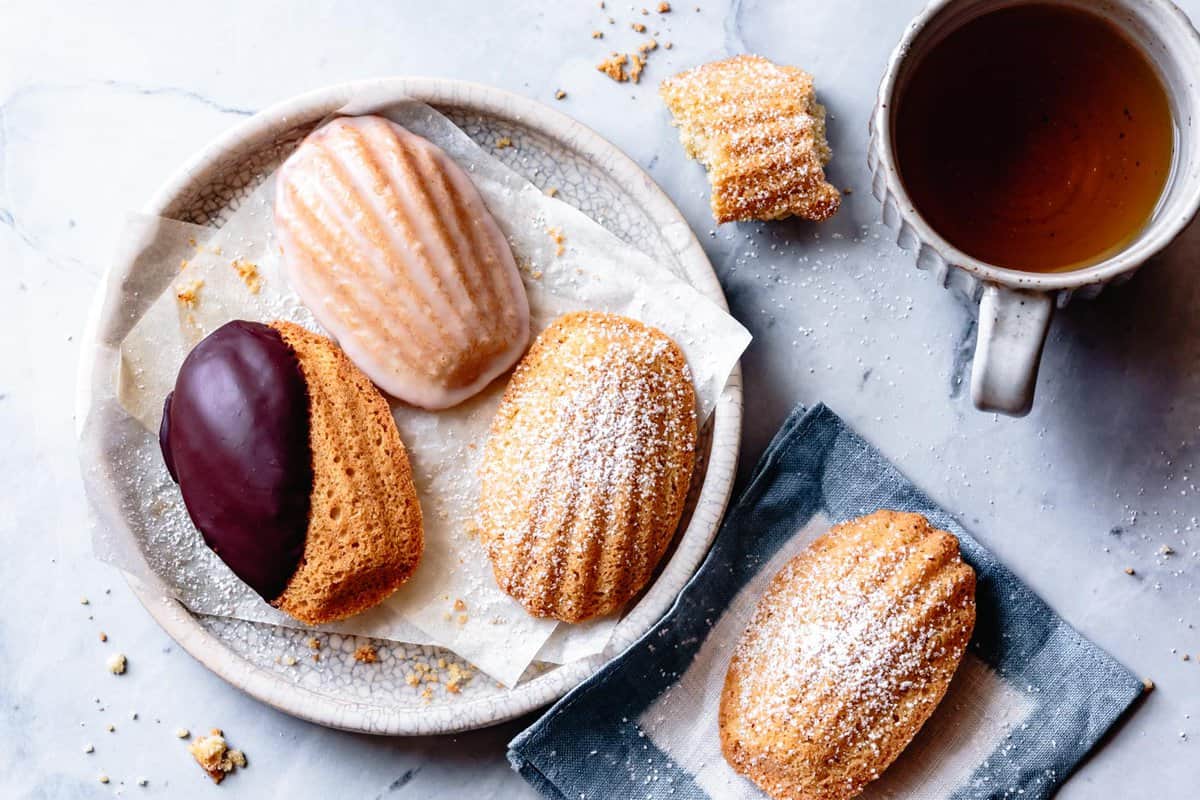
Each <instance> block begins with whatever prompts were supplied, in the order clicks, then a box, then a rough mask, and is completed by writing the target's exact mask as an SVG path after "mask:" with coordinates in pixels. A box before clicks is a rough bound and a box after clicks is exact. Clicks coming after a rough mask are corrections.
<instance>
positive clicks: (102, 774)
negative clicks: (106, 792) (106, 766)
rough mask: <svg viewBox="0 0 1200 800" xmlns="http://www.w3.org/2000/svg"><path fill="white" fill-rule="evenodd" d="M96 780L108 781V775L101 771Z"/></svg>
mask: <svg viewBox="0 0 1200 800" xmlns="http://www.w3.org/2000/svg"><path fill="white" fill-rule="evenodd" d="M96 780H98V781H100V782H101V783H108V776H107V775H105V774H104V773H103V772H101V773H100V774H99V775H98V776H96Z"/></svg>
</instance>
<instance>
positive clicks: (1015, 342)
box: [971, 283, 1054, 417]
mask: <svg viewBox="0 0 1200 800" xmlns="http://www.w3.org/2000/svg"><path fill="white" fill-rule="evenodd" d="M1053 315H1054V297H1053V295H1050V294H1047V293H1045V292H1025V291H1020V290H1018V289H1009V288H1007V287H1005V286H999V285H997V284H994V283H988V284H984V288H983V296H982V297H981V298H980V300H979V337H978V339H977V340H976V342H975V365H974V367H973V368H972V370H971V399H972V400H973V401H974V403H975V407H976V408H978V409H980V410H981V411H998V412H1000V413H1002V414H1009V415H1011V416H1014V417H1023V416H1025V415H1026V414H1028V413H1029V409H1030V408H1031V407H1032V406H1033V390H1034V387H1035V386H1036V385H1037V374H1038V365H1039V364H1040V363H1041V360H1042V347H1043V346H1045V344H1046V332H1047V331H1048V330H1049V329H1050V318H1051V317H1052V316H1053Z"/></svg>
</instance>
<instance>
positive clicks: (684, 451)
mask: <svg viewBox="0 0 1200 800" xmlns="http://www.w3.org/2000/svg"><path fill="white" fill-rule="evenodd" d="M695 451H696V398H695V393H694V390H693V388H692V382H691V376H690V374H689V372H688V369H687V362H686V360H685V359H684V356H683V353H682V352H681V351H680V350H679V348H678V346H677V345H676V344H675V343H674V342H673V341H671V339H670V338H669V337H668V336H667V335H666V334H664V333H662V332H661V331H659V330H657V329H655V328H651V327H648V326H646V325H643V324H642V323H640V322H637V321H636V320H632V319H628V318H626V317H621V316H617V315H615V314H601V313H594V312H582V313H574V314H567V315H565V316H563V317H560V318H559V319H557V320H556V321H555V322H554V323H553V324H552V325H550V327H548V328H547V329H546V330H545V331H543V332H542V334H541V336H539V337H538V339H537V341H536V342H535V343H534V345H533V347H532V348H530V351H529V353H528V354H527V355H526V356H525V358H524V359H522V361H521V363H520V364H519V365H518V366H517V369H516V372H515V373H514V374H513V377H512V381H511V382H510V383H509V386H508V390H507V391H506V392H505V395H504V399H503V401H502V402H501V405H500V408H499V410H498V411H497V412H496V417H495V420H494V422H493V423H492V429H491V434H490V437H489V439H488V443H487V449H486V451H485V453H484V459H483V465H482V467H481V473H480V477H481V479H482V492H481V495H480V501H479V529H480V535H481V539H482V541H483V543H484V545H485V546H486V547H487V552H488V555H489V557H490V558H491V560H492V568H493V571H494V573H495V576H496V582H497V583H498V584H499V585H500V588H502V589H503V590H504V591H505V592H507V593H508V594H510V595H512V596H513V597H514V598H515V599H516V600H517V601H519V602H520V603H521V605H523V606H524V607H525V609H526V610H527V611H528V612H529V613H530V614H532V615H534V616H538V617H553V618H555V619H559V620H563V621H564V622H579V621H581V620H585V619H589V618H591V617H596V616H601V615H604V614H609V613H611V612H613V611H616V610H617V609H619V608H620V607H621V606H622V605H623V604H624V603H625V602H626V601H628V600H629V599H630V598H632V597H633V596H634V595H636V594H637V593H638V592H639V591H640V590H641V589H642V587H643V586H645V585H646V583H647V582H648V581H649V580H650V577H651V575H652V574H653V572H654V568H655V566H656V565H657V564H658V562H659V560H660V559H661V558H662V555H663V553H664V552H665V551H666V549H667V545H668V544H669V543H670V541H671V538H672V536H673V535H674V533H675V528H676V526H677V525H678V523H679V517H680V515H681V514H682V512H683V505H684V500H685V497H686V495H687V490H688V485H689V483H690V481H691V475H692V467H693V464H694V461H695Z"/></svg>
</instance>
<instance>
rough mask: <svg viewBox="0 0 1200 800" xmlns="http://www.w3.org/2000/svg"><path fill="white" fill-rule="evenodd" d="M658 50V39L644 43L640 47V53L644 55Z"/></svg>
mask: <svg viewBox="0 0 1200 800" xmlns="http://www.w3.org/2000/svg"><path fill="white" fill-rule="evenodd" d="M657 49H658V40H657V39H648V40H646V41H645V42H642V43H641V44H639V45H638V52H639V53H641V54H642V55H645V54H646V53H649V52H650V51H651V50H657Z"/></svg>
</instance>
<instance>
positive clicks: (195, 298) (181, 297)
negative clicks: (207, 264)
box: [175, 280, 204, 308]
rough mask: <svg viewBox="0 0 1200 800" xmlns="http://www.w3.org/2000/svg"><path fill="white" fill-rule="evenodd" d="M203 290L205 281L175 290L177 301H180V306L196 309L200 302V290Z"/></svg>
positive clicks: (193, 282) (195, 282)
mask: <svg viewBox="0 0 1200 800" xmlns="http://www.w3.org/2000/svg"><path fill="white" fill-rule="evenodd" d="M203 288H204V281H199V280H197V281H192V282H191V283H189V284H186V285H184V286H181V287H179V288H178V289H176V290H175V299H176V300H178V301H179V303H180V305H183V306H186V307H187V308H195V307H196V304H197V303H199V302H200V290H201V289H203Z"/></svg>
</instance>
